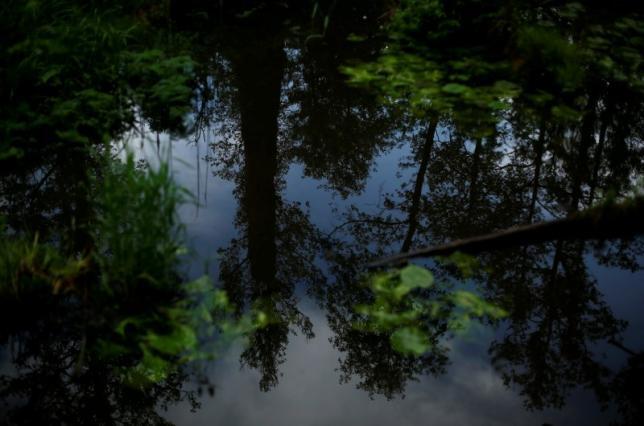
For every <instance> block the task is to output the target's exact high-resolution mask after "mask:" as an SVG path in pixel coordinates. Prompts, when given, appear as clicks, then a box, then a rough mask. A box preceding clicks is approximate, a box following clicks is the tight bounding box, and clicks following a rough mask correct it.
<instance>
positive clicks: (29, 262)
mask: <svg viewBox="0 0 644 426" xmlns="http://www.w3.org/2000/svg"><path fill="white" fill-rule="evenodd" d="M0 225H2V223H1V222H0ZM1 228H4V226H0V230H1V231H2V234H3V235H4V234H5V233H6V230H4V229H1ZM87 268H88V259H87V258H82V259H76V258H74V257H70V258H65V257H64V256H62V255H61V254H60V253H59V252H58V251H57V250H56V249H54V248H53V247H51V246H49V245H45V244H41V243H40V242H39V241H38V236H35V237H34V239H33V241H28V240H25V239H23V238H14V237H10V236H4V237H2V238H1V239H0V299H2V300H7V299H9V300H16V299H18V300H19V299H22V298H25V297H26V298H28V297H29V296H30V295H32V294H33V293H42V292H43V291H44V292H45V293H47V292H49V293H52V292H53V293H54V294H57V293H59V292H61V291H68V290H71V289H73V288H74V287H75V286H76V281H77V279H78V278H79V277H80V276H81V275H83V274H84V273H85V272H86V271H87Z"/></svg>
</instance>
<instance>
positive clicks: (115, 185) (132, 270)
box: [0, 155, 269, 387]
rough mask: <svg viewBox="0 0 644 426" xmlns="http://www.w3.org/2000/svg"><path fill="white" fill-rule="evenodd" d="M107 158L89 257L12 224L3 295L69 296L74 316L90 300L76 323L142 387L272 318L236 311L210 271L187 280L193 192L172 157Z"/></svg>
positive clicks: (100, 353) (1, 259)
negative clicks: (186, 220)
mask: <svg viewBox="0 0 644 426" xmlns="http://www.w3.org/2000/svg"><path fill="white" fill-rule="evenodd" d="M106 163H107V164H108V165H109V166H108V167H107V168H106V169H105V170H103V171H102V172H101V174H100V175H101V178H100V179H99V178H98V177H97V178H94V180H93V182H92V184H91V185H90V186H91V187H92V188H93V190H94V191H95V193H96V194H95V200H96V201H95V205H94V206H93V210H94V214H95V220H94V221H93V222H92V224H91V225H92V227H91V228H89V229H87V230H86V231H87V233H89V235H90V236H91V240H92V243H93V245H92V246H91V247H90V248H89V249H88V251H86V252H84V253H83V254H82V256H81V255H79V254H76V255H71V256H70V257H65V255H64V254H63V251H62V247H60V246H58V245H56V244H54V243H53V242H40V241H39V240H38V237H37V236H36V237H34V238H33V239H29V238H26V237H19V236H17V235H12V234H11V232H10V230H9V229H3V238H2V239H1V240H0V304H3V305H4V304H8V303H13V302H16V301H24V302H25V303H28V302H29V301H30V300H33V299H34V298H36V297H40V298H42V299H44V300H51V301H52V302H54V303H55V302H56V301H60V302H62V301H66V303H67V308H66V309H67V310H68V311H69V312H68V314H69V315H70V316H74V315H79V314H80V313H81V312H82V311H84V309H82V308H81V307H84V308H85V309H87V310H88V311H90V312H91V318H90V320H89V323H88V325H85V324H71V325H73V326H76V327H80V328H83V329H84V333H90V334H91V335H95V336H100V337H99V338H98V339H97V340H95V341H93V343H92V344H90V345H89V347H88V348H87V349H86V350H85V352H86V353H89V354H91V355H90V356H93V357H97V358H98V359H101V360H102V361H103V362H105V363H106V365H113V366H114V368H115V370H117V371H118V372H120V375H121V377H123V380H124V381H125V382H126V383H129V384H130V385H133V386H138V387H140V386H145V385H147V384H151V383H155V382H158V381H161V380H164V379H165V378H167V377H168V375H169V374H171V373H173V372H175V371H176V369H177V368H178V367H179V366H181V365H184V364H186V363H189V362H194V361H199V360H203V359H212V358H213V357H216V356H217V355H219V354H220V353H221V351H223V350H225V349H226V348H227V347H228V346H229V345H230V344H231V343H232V342H233V341H235V340H237V339H239V338H242V337H245V336H247V335H248V334H249V333H251V332H253V331H255V330H257V329H258V328H260V327H263V326H265V325H266V324H267V323H268V322H269V318H268V315H267V314H265V313H264V312H262V311H261V309H259V308H256V309H253V310H252V311H251V312H250V313H249V314H246V315H242V316H238V315H236V309H235V308H234V306H233V305H232V304H231V303H230V301H229V300H228V297H227V295H226V293H225V292H224V291H222V290H219V289H217V288H216V287H215V286H214V284H213V283H212V282H211V281H210V280H209V279H208V277H201V278H199V279H197V280H194V281H190V282H185V281H184V280H183V279H182V277H181V274H180V271H179V267H180V260H181V255H182V253H184V252H186V250H185V249H184V248H183V229H182V226H181V225H180V224H179V222H178V220H177V217H176V214H177V209H178V207H179V205H180V204H181V203H182V202H184V201H185V200H186V199H187V197H188V194H187V193H186V192H185V191H184V190H182V189H180V188H178V187H177V186H176V185H175V184H174V182H173V180H172V176H171V174H170V172H169V169H168V166H167V164H161V165H160V167H159V168H158V169H157V170H152V169H150V168H146V169H144V170H141V169H137V167H136V164H135V162H134V159H133V157H132V156H131V155H128V156H127V158H126V160H125V161H124V162H120V161H118V160H112V161H107V162H106ZM85 226H89V224H86V225H85ZM88 328H89V329H88ZM81 356H83V355H81ZM81 361H82V360H81ZM81 361H79V362H81Z"/></svg>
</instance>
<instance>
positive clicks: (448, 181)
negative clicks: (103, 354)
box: [0, 29, 644, 425]
mask: <svg viewBox="0 0 644 426" xmlns="http://www.w3.org/2000/svg"><path fill="white" fill-rule="evenodd" d="M359 46H360V47H358V48H357V47H355V45H354V44H351V43H349V42H347V41H345V37H344V35H338V37H337V39H334V38H333V37H330V38H329V39H328V40H327V41H326V42H324V43H322V42H318V41H316V40H311V39H308V40H306V38H305V37H303V36H302V37H300V36H298V35H297V34H296V33H293V32H284V31H273V30H271V29H261V30H256V29H254V30H250V29H242V30H239V32H236V33H234V34H232V35H231V34H228V36H226V37H225V38H224V37H219V38H218V37H214V40H210V41H208V43H204V47H203V49H200V50H199V55H201V56H200V58H199V60H200V63H201V66H200V68H198V72H199V84H198V87H197V88H196V91H195V98H194V110H195V112H194V113H193V114H191V116H190V117H189V121H190V122H191V123H192V124H194V125H195V128H196V129H197V130H195V131H194V132H193V133H192V134H190V135H188V136H185V137H170V136H169V135H167V134H160V135H156V134H154V133H153V132H147V133H146V137H144V138H141V137H140V136H137V135H131V137H130V138H128V140H127V142H126V143H124V145H126V146H128V147H129V148H130V149H132V150H134V152H135V155H136V156H137V158H138V159H142V160H146V161H148V162H149V164H150V165H151V167H155V165H156V164H157V163H158V161H159V158H163V159H169V161H170V163H171V167H172V172H173V176H174V179H175V181H176V182H177V183H178V184H180V185H181V186H183V187H185V188H187V189H188V190H189V191H190V192H191V193H192V194H194V195H195V203H188V204H186V205H184V206H183V207H182V208H181V211H180V217H181V219H182V220H183V222H184V223H185V225H186V231H187V236H188V242H189V247H190V248H191V249H192V251H193V253H192V255H191V256H188V257H187V259H189V260H188V262H189V266H188V267H187V268H188V269H189V272H188V274H189V275H191V276H193V277H198V276H200V275H202V274H203V273H204V272H206V273H208V274H209V275H210V276H211V277H212V278H213V279H214V280H215V281H216V282H218V283H219V284H220V285H221V286H222V287H223V288H224V289H226V291H227V292H228V294H229V295H230V297H231V300H233V301H234V302H235V303H237V304H238V305H239V306H246V307H248V306H251V305H252V303H253V301H254V299H256V298H258V297H260V296H261V295H262V294H265V293H266V292H271V293H272V294H276V295H277V296H276V299H275V300H274V301H275V305H276V306H277V310H278V312H280V315H281V322H280V323H279V325H278V326H275V327H269V328H267V329H265V330H260V331H258V332H256V334H254V335H253V337H252V338H251V340H250V344H249V346H244V347H242V346H240V345H238V344H236V345H233V347H231V348H229V350H228V351H226V353H225V355H223V356H222V357H221V358H219V359H218V360H216V361H213V362H209V363H208V365H206V366H205V367H204V368H205V370H202V371H201V373H200V374H199V375H190V374H186V376H185V377H182V378H181V379H178V380H177V381H176V383H170V384H168V385H167V387H165V388H163V389H159V390H156V391H154V392H150V395H148V397H147V399H146V400H145V402H142V404H141V405H142V406H146V407H149V406H150V405H151V406H152V407H154V409H153V410H152V411H154V412H156V413H158V414H160V415H161V416H162V417H163V418H164V419H166V420H168V421H170V422H172V423H174V424H178V425H201V424H226V425H256V424H268V425H273V424H275V425H278V424H280V425H284V424H287V425H288V424H294V425H295V424H297V425H327V424H357V425H362V424H364V425H391V424H399V425H416V424H428V423H431V424H436V425H462V424H476V425H497V424H499V425H500V424H504V425H505V424H534V425H543V424H553V425H573V424H579V425H606V424H608V423H609V422H611V421H614V420H620V419H625V418H626V419H627V420H628V418H627V417H624V416H625V414H624V413H626V415H627V416H628V415H630V416H637V415H638V414H637V413H638V411H637V410H640V412H641V405H640V404H641V403H642V401H643V400H642V391H641V383H642V378H644V362H643V358H642V357H643V355H642V354H644V338H643V337H642V330H643V329H644V311H642V306H644V272H642V271H641V265H642V262H643V261H644V241H643V240H642V238H629V239H623V240H622V239H620V240H609V241H603V242H598V241H594V240H588V241H578V240H563V239H561V240H555V241H552V242H549V243H545V244H537V245H526V246H517V247H513V248H510V249H503V250H490V251H488V252H483V253H480V254H478V256H477V258H478V260H479V262H480V264H481V266H482V271H484V272H480V273H477V274H475V275H474V276H473V277H471V278H469V279H467V280H462V279H460V278H459V277H460V275H459V273H458V272H457V271H455V270H454V269H453V268H450V267H447V266H444V265H442V264H440V263H435V262H430V261H424V263H423V261H421V262H420V263H423V264H425V265H427V266H429V267H430V268H431V269H432V270H433V272H434V274H435V276H436V287H437V290H436V291H438V292H440V291H448V290H449V289H453V288H458V287H466V288H469V289H472V290H474V291H476V292H477V293H479V294H481V295H483V296H485V297H486V298H489V299H491V300H495V301H497V302H498V303H500V304H501V305H502V306H503V307H504V308H505V309H506V310H507V311H508V312H509V316H508V317H507V318H505V319H503V320H501V321H500V322H498V323H493V324H478V323H477V324H475V325H473V326H472V328H471V329H470V330H469V331H468V332H467V333H464V334H457V335H454V334H453V333H451V332H449V331H447V330H444V329H437V330H436V335H435V336H434V337H435V339H436V345H435V346H434V347H433V348H432V349H431V350H430V351H429V352H428V353H426V354H425V355H423V356H421V357H417V358H414V357H407V356H403V355H401V354H399V353H397V352H396V351H394V350H393V349H392V348H391V347H390V345H389V340H388V339H387V338H386V337H382V336H375V335H372V334H369V333H362V332H359V331H356V330H355V329H354V328H353V327H352V321H353V318H354V316H355V313H354V311H353V308H354V306H355V305H356V304H358V303H360V302H361V301H364V300H365V299H366V298H368V294H367V293H366V292H365V289H364V288H363V287H361V286H359V285H358V284H357V282H356V277H357V276H358V275H359V274H360V273H362V272H363V271H364V270H365V265H366V264H367V263H368V262H369V261H372V260H374V259H378V258H380V257H382V256H384V255H388V254H394V253H397V252H400V251H401V250H403V251H406V250H408V249H410V248H418V247H422V246H427V245H432V244H439V243H444V242H449V241H452V240H455V239H459V238H465V237H469V236H473V235H478V234H484V233H487V232H491V231H494V230H497V229H502V228H506V227H509V226H513V225H517V224H525V223H529V222H538V221H541V220H547V219H552V218H557V217H564V216H566V214H568V213H570V212H571V211H574V210H575V209H578V208H579V209H581V208H586V207H589V206H591V205H593V204H594V203H596V202H597V200H598V199H599V198H600V196H601V194H602V191H605V190H606V189H607V188H609V187H614V186H615V182H616V181H617V182H618V183H619V184H618V186H620V187H621V188H628V187H630V186H633V185H635V183H636V182H637V180H638V179H641V177H642V161H641V158H638V157H637V156H638V155H639V154H638V153H641V149H642V141H641V139H640V136H639V135H638V134H637V133H636V131H635V130H633V132H632V133H628V134H626V135H625V136H624V135H622V142H624V141H625V142H624V144H623V145H619V144H617V142H616V143H615V147H613V146H612V145H611V143H610V140H612V139H611V138H614V139H615V140H616V139H617V138H618V137H619V132H618V129H619V125H620V123H619V122H618V121H616V122H615V123H614V124H612V125H611V126H612V127H610V128H609V130H608V136H607V141H608V142H606V145H605V146H606V148H605V150H604V151H603V152H602V151H601V150H598V149H597V148H596V146H595V145H598V144H599V142H598V141H599V136H598V135H597V139H596V140H595V142H596V143H595V145H593V149H592V150H590V152H589V153H586V158H585V159H584V160H585V161H587V162H588V163H589V164H592V165H596V167H597V172H596V173H594V174H593V173H589V174H587V175H586V177H585V178H579V177H578V176H577V175H575V173H573V171H574V170H576V169H575V168H574V167H572V168H571V167H569V164H570V163H572V164H574V163H575V161H572V162H571V161H570V160H569V159H568V158H564V157H565V153H562V152H560V151H556V150H554V149H550V148H549V144H548V143H547V142H548V140H546V145H545V148H544V147H543V145H542V150H543V152H539V160H538V161H535V155H536V154H535V148H532V146H534V145H535V144H536V143H537V141H538V140H539V133H538V131H534V132H532V133H527V134H525V133H522V134H517V133H516V132H515V127H514V126H515V124H514V123H515V120H516V117H507V118H505V119H503V120H501V121H500V122H499V124H498V126H497V135H496V136H495V137H487V138H483V139H481V138H479V139H477V140H471V139H469V138H467V137H463V136H462V134H459V131H458V129H455V128H454V126H453V123H450V122H448V121H446V122H439V124H438V127H437V128H436V130H435V132H434V133H433V134H432V137H431V138H427V137H426V135H427V133H428V128H429V127H430V126H429V123H428V122H426V121H425V120H424V119H422V118H416V117H413V116H410V115H409V114H405V113H403V112H400V111H399V110H397V109H396V108H394V107H391V106H389V107H386V106H383V105H382V103H381V102H379V101H378V99H376V98H375V97H374V96H372V95H371V94H370V93H368V92H366V91H364V90H359V89H356V88H352V87H349V86H348V85H347V84H346V83H345V77H344V76H343V74H341V73H340V72H339V71H338V67H339V66H340V65H342V64H344V63H346V62H347V61H348V60H350V59H352V58H356V57H358V58H361V59H368V58H369V57H370V55H371V54H372V53H373V52H372V51H370V50H369V48H368V47H365V46H364V45H359ZM593 128H595V129H597V134H599V132H600V128H601V125H600V123H599V122H596V123H593ZM575 131H577V130H576V129H575V128H571V129H567V130H566V132H563V133H565V134H566V135H570V134H574V132H575ZM604 131H605V130H604ZM430 133H431V132H430ZM553 133H554V132H553ZM563 133H562V134H563ZM553 137H554V136H553ZM571 137H573V136H571ZM593 137H594V136H593ZM542 142H543V140H542ZM622 146H624V147H626V148H628V149H626V148H625V150H623V151H619V149H618V147H622ZM616 147H617V148H616ZM613 148H614V150H613V151H611V149H613ZM620 155H621V157H620ZM578 161H581V160H578ZM593 167H595V166H593ZM624 191H626V189H624ZM571 193H572V194H575V193H577V194H578V195H577V199H575V200H574V208H573V207H572V206H573V202H572V201H571V195H570V194H571ZM579 194H580V195H579ZM54 197H55V196H54ZM573 197H574V195H573ZM19 208H20V207H19ZM21 208H23V209H24V210H25V211H31V210H30V209H34V210H36V211H37V210H38V207H37V206H35V207H34V206H28V205H27V206H22V207H21ZM52 337H54V336H53V335H52ZM48 345H50V348H51V350H52V351H53V352H55V351H56V350H57V349H56V348H57V347H56V339H55V338H52V340H51V341H50V342H48ZM11 351H12V348H11V345H7V346H5V349H4V350H3V352H2V358H0V372H2V374H3V375H5V379H3V380H5V381H4V383H7V380H8V379H7V377H13V378H15V377H19V378H20V377H22V378H23V379H24V383H23V384H22V386H18V387H14V388H13V389H15V390H16V392H15V393H13V394H9V395H7V394H6V393H5V394H3V398H4V399H5V402H6V403H8V407H9V408H10V407H11V406H12V405H16V406H18V405H20V403H21V401H22V402H24V401H25V400H28V399H29V398H30V396H33V395H36V394H43V393H52V395H56V393H57V392H58V393H60V398H59V399H56V397H53V399H54V400H55V403H52V404H51V405H50V406H48V407H47V408H46V409H47V410H56V409H57V407H64V406H65V405H66V404H73V403H75V402H74V401H76V399H77V398H83V396H82V395H84V392H83V386H87V387H88V390H87V395H89V394H92V395H93V396H92V397H95V398H106V399H110V398H112V396H110V395H111V394H110V392H111V390H110V389H111V388H109V387H106V388H105V389H104V392H103V394H102V396H96V389H95V387H96V386H100V385H97V383H101V382H100V380H97V381H96V382H93V383H90V382H88V383H79V384H77V385H76V386H78V389H80V390H78V389H77V392H70V394H73V395H76V396H75V397H73V398H72V397H70V396H69V395H67V394H66V392H64V391H62V390H61V387H60V386H61V383H63V382H64V380H63V379H60V378H58V376H57V374H59V373H60V375H61V376H62V375H64V373H63V372H64V371H65V369H66V368H69V367H68V366H61V371H62V372H58V373H56V372H54V371H49V375H47V374H46V373H45V372H43V371H41V370H38V369H37V368H34V369H30V368H29V365H30V363H29V362H27V363H26V364H23V365H22V366H21V367H20V368H18V369H16V367H15V365H14V364H13V363H12V358H11V356H10V353H11ZM47 356H48V355H47V353H46V352H45V353H43V354H42V357H45V358H46V357H47ZM37 361H38V360H36V359H34V360H33V365H36V364H37ZM101 374H102V373H101V371H99V370H97V371H96V375H97V376H100V375H101ZM45 377H46V378H45ZM90 388H91V391H90V390H89V389H90ZM78 395H81V396H78ZM88 397H89V396H88ZM68 398H71V399H68ZM167 401H169V403H168V404H167V405H166V402H167ZM99 405H100V404H99ZM85 406H87V407H92V406H93V405H92V404H91V403H90V404H87V405H85ZM9 408H7V406H5V409H7V410H8V409H9ZM78 415H79V418H82V417H83V415H84V413H83V412H79V413H78ZM131 415H132V416H133V417H132V418H131V419H136V418H137V416H140V424H144V423H146V422H147V421H151V420H149V419H151V418H153V416H154V415H153V414H151V413H150V411H149V410H148V409H145V410H143V409H142V410H141V411H140V412H138V411H137V409H136V404H134V408H133V409H132V412H131ZM81 423H83V422H82V421H81ZM135 423H136V421H135Z"/></svg>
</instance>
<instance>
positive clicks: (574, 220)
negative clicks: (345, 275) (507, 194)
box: [368, 196, 644, 268]
mask: <svg viewBox="0 0 644 426" xmlns="http://www.w3.org/2000/svg"><path fill="white" fill-rule="evenodd" d="M640 233H644V197H642V196H638V197H635V198H633V199H630V200H628V201H625V202H622V203H612V202H611V203H607V204H603V205H601V206H598V207H594V208H591V209H588V210H585V211H583V212H579V213H573V214H571V215H570V216H568V217H566V218H563V219H558V220H553V221H549V222H540V223H535V224H529V225H521V226H514V227H511V228H507V229H502V230H499V231H495V232H492V233H490V234H485V235H479V236H476V237H472V238H465V239H462V240H456V241H452V242H450V243H447V244H441V245H437V246H431V247H424V248H420V249H417V250H412V251H409V252H405V253H400V254H396V255H392V256H389V257H385V258H382V259H379V260H376V261H375V262H372V263H370V264H369V265H368V267H369V268H378V267H383V266H386V265H391V264H397V263H401V262H404V261H406V260H407V259H412V258H417V257H430V256H446V255H449V254H452V253H454V252H457V251H459V252H463V253H469V254H475V253H479V252H483V251H489V250H499V249H504V248H508V247H513V246H518V245H526V244H537V243H543V242H547V241H552V240H555V239H556V240H572V239H607V238H620V237H629V236H633V235H636V234H640Z"/></svg>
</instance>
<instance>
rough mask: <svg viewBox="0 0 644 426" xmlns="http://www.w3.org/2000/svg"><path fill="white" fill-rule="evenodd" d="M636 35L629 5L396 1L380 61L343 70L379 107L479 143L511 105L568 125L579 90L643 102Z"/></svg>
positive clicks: (641, 42)
mask: <svg viewBox="0 0 644 426" xmlns="http://www.w3.org/2000/svg"><path fill="white" fill-rule="evenodd" d="M622 9H623V10H622ZM643 28H644V25H642V15H641V10H639V11H636V10H631V8H630V6H629V5H628V3H623V4H622V3H620V4H619V5H615V6H614V8H613V7H611V8H610V9H606V5H604V4H602V3H601V2H600V3H592V4H587V3H579V2H575V1H563V2H556V3H551V4H548V5H541V4H539V5H537V4H535V3H532V2H526V1H519V2H513V1H508V0H492V1H488V2H480V1H478V0H462V1H457V2H453V1H445V0H403V1H401V2H400V5H399V6H398V8H397V9H396V11H395V14H394V16H393V18H392V20H391V22H390V23H389V24H388V26H387V28H386V35H387V37H388V40H389V41H388V43H387V46H386V47H385V48H384V49H383V50H382V52H381V55H380V57H379V58H378V59H377V60H376V61H374V62H371V63H364V64H353V65H352V66H349V67H345V68H344V71H345V73H347V74H348V76H349V79H350V81H351V82H353V83H354V84H359V85H363V86H369V87H371V88H373V89H375V90H377V91H379V92H380V93H381V95H382V96H383V98H384V99H386V100H387V101H391V102H394V103H396V104H404V105H407V106H408V107H410V108H411V109H412V110H414V111H416V112H417V113H418V114H420V115H425V114H427V113H429V114H436V113H438V114H440V115H441V116H443V117H444V118H448V119H451V120H452V121H453V122H455V123H456V124H457V125H460V127H461V129H463V130H462V131H463V132H464V133H466V134H468V135H469V136H485V135H486V134H489V133H490V132H492V131H493V130H492V129H493V128H494V125H495V124H496V123H497V122H498V121H499V120H500V115H499V114H500V113H503V112H508V111H511V110H512V109H513V108H516V107H517V105H521V107H522V108H524V109H527V110H533V111H537V112H539V113H543V111H544V110H545V111H547V112H549V113H551V114H552V116H553V117H554V118H555V119H561V120H562V121H566V120H569V119H571V118H577V117H578V111H580V110H581V109H583V107H584V106H585V103H584V101H583V98H584V94H585V93H584V92H585V88H586V87H588V86H604V85H606V84H611V85H612V87H621V88H624V89H626V90H628V91H631V92H635V93H639V94H640V95H642V94H644V90H643V89H644V84H643V81H644V80H643V79H642V75H644V73H643V71H644V69H643V67H644V61H642V51H643V49H644V37H642V35H643V31H644V30H643ZM355 39H358V40H359V37H358V38H356V37H354V40H355Z"/></svg>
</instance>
